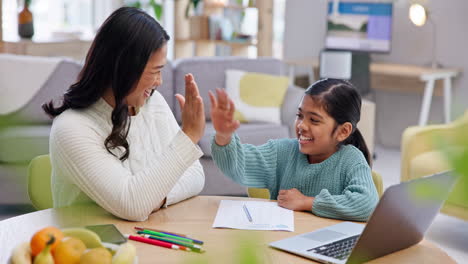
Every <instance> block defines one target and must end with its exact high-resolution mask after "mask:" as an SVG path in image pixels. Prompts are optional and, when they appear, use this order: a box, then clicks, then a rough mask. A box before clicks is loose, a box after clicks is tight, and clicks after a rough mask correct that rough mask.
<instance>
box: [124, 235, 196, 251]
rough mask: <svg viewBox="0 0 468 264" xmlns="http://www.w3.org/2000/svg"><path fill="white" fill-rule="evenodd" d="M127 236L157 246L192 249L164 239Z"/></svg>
mask: <svg viewBox="0 0 468 264" xmlns="http://www.w3.org/2000/svg"><path fill="white" fill-rule="evenodd" d="M125 237H127V238H128V239H130V240H133V241H138V242H141V243H146V244H151V245H155V246H159V247H165V248H170V249H177V250H179V249H181V250H186V251H191V250H190V248H187V247H184V246H178V245H174V244H172V243H168V242H164V241H160V240H156V239H150V238H146V237H141V236H132V235H126V236H125Z"/></svg>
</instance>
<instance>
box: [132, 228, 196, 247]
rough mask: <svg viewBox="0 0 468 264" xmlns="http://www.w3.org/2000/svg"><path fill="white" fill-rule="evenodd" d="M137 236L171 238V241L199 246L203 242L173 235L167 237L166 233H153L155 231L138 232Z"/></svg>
mask: <svg viewBox="0 0 468 264" xmlns="http://www.w3.org/2000/svg"><path fill="white" fill-rule="evenodd" d="M137 233H138V234H147V235H155V236H159V237H168V238H171V239H177V240H180V241H185V242H188V243H194V244H200V245H202V244H203V242H202V241H198V240H193V239H190V238H185V237H180V236H174V235H169V234H166V233H161V232H155V231H151V230H146V229H145V230H143V231H141V230H139V231H137Z"/></svg>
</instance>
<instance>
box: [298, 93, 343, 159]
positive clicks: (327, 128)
mask: <svg viewBox="0 0 468 264" xmlns="http://www.w3.org/2000/svg"><path fill="white" fill-rule="evenodd" d="M335 126H336V121H335V120H334V119H333V118H332V117H331V116H330V115H328V113H327V112H326V111H325V109H323V107H322V106H321V105H318V104H317V103H316V102H315V101H314V100H313V99H312V97H311V96H310V95H305V96H304V97H303V98H302V101H301V103H300V104H299V108H298V110H297V117H296V136H297V138H298V141H299V150H300V151H301V153H303V154H306V155H308V160H309V163H319V162H322V161H324V160H326V159H327V158H328V157H330V156H331V155H332V154H333V153H335V152H336V150H337V145H338V144H339V142H341V141H343V140H345V139H346V138H347V137H348V136H349V135H350V134H351V132H352V125H351V123H349V122H346V123H344V124H342V125H339V126H337V128H336V129H335Z"/></svg>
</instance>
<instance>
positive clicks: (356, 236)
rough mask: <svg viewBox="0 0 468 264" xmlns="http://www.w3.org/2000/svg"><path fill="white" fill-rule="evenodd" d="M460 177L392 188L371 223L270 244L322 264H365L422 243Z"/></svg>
mask: <svg viewBox="0 0 468 264" xmlns="http://www.w3.org/2000/svg"><path fill="white" fill-rule="evenodd" d="M457 178H458V177H457V176H456V175H455V174H453V173H452V172H451V171H447V172H442V173H438V174H434V175H431V176H427V177H424V178H419V179H415V180H412V181H408V182H403V183H400V184H397V185H393V186H391V187H389V188H388V189H387V190H386V191H385V193H384V194H383V196H382V198H381V199H380V201H379V203H378V204H377V206H376V208H375V210H374V212H373V213H372V215H371V217H370V218H369V221H368V222H367V225H364V224H357V223H352V222H343V223H340V224H336V225H332V226H329V227H326V228H322V229H319V230H316V231H314V232H310V233H305V234H301V235H298V236H294V237H290V238H286V239H283V240H279V241H276V242H272V243H270V246H271V247H273V248H277V249H281V250H284V251H288V252H291V253H294V254H297V255H300V256H303V257H306V258H310V259H313V260H315V261H319V262H322V263H335V264H341V263H363V262H366V261H369V260H372V259H375V258H378V257H381V256H384V255H387V254H390V253H392V252H395V251H398V250H401V249H405V248H407V247H410V246H412V245H415V244H417V243H419V242H420V241H421V240H422V239H423V236H424V233H425V232H426V230H427V229H428V228H429V225H430V224H431V223H432V221H433V220H434V218H435V216H436V215H437V213H438V212H439V210H440V207H441V206H442V204H443V203H444V201H445V200H446V199H447V197H448V195H449V193H450V191H451V189H452V188H453V186H454V184H455V182H456V180H457Z"/></svg>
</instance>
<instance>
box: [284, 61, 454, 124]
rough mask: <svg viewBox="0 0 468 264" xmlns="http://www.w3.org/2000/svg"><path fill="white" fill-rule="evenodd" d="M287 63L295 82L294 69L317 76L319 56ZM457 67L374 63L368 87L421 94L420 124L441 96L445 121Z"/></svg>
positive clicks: (448, 112)
mask: <svg viewBox="0 0 468 264" xmlns="http://www.w3.org/2000/svg"><path fill="white" fill-rule="evenodd" d="M285 63H287V64H288V65H289V77H290V80H291V81H292V82H294V76H295V68H296V67H297V66H305V67H308V75H309V80H310V82H311V83H312V82H313V81H315V80H317V79H318V69H319V62H318V59H301V60H286V61H285ZM460 72H461V70H460V69H457V68H439V69H433V68H430V67H421V66H414V65H403V64H391V63H380V62H373V63H371V64H370V75H371V76H370V78H371V80H370V81H371V88H372V89H375V90H384V91H391V92H410V93H423V98H422V104H421V110H420V112H419V123H418V124H419V125H420V126H424V125H426V124H427V119H428V116H429V110H430V108H431V101H432V96H433V94H435V95H443V97H444V119H445V123H449V122H450V121H451V116H450V111H451V106H452V79H453V78H455V77H456V76H457V75H458V74H460Z"/></svg>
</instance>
